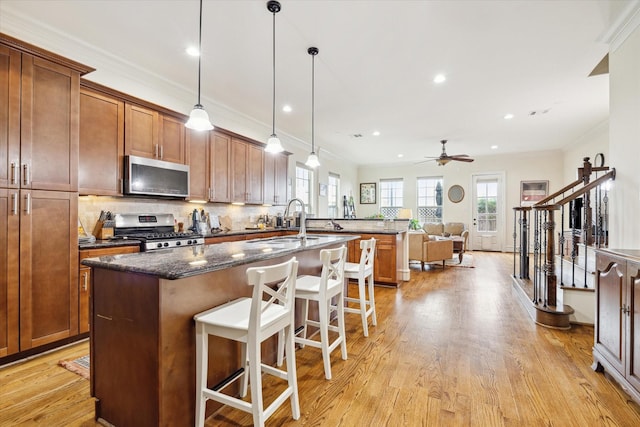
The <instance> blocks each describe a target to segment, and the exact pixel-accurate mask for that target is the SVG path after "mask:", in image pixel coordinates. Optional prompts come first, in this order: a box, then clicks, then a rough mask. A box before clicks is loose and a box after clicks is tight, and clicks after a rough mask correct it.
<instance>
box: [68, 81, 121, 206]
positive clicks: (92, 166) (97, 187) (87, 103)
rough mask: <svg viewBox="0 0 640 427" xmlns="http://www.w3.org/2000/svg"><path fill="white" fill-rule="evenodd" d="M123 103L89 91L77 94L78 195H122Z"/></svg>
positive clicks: (84, 90) (86, 89) (83, 90)
mask: <svg viewBox="0 0 640 427" xmlns="http://www.w3.org/2000/svg"><path fill="white" fill-rule="evenodd" d="M123 168H124V102H123V101H122V100H119V99H117V98H115V97H112V96H109V95H106V94H104V93H101V92H99V91H95V90H91V89H89V88H81V90H80V161H79V170H78V191H79V192H80V194H91V195H99V196H118V195H121V194H122V179H123Z"/></svg>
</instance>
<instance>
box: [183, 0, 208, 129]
mask: <svg viewBox="0 0 640 427" xmlns="http://www.w3.org/2000/svg"><path fill="white" fill-rule="evenodd" d="M201 64H202V0H200V32H199V34H198V103H197V104H196V105H194V106H193V110H191V113H190V114H189V120H188V121H187V123H185V124H184V125H185V126H186V127H188V128H189V129H193V130H211V129H213V125H212V124H211V122H210V121H209V115H208V114H207V112H206V111H205V109H204V107H203V106H202V104H200V74H201Z"/></svg>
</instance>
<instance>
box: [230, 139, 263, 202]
mask: <svg viewBox="0 0 640 427" xmlns="http://www.w3.org/2000/svg"><path fill="white" fill-rule="evenodd" d="M263 154H264V150H263V148H262V147H258V146H257V145H254V144H251V143H249V142H246V141H243V140H240V139H238V138H232V139H231V174H230V176H229V182H230V183H231V202H235V203H248V204H262V203H263V193H262V192H263V184H262V179H263Z"/></svg>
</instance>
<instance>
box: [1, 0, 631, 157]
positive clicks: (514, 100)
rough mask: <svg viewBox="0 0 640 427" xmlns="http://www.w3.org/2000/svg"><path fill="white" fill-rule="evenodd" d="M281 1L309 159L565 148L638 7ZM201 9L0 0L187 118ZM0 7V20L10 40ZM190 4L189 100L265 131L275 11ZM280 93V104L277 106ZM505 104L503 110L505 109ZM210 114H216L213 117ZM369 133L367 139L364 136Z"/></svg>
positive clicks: (592, 121)
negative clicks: (172, 99)
mask: <svg viewBox="0 0 640 427" xmlns="http://www.w3.org/2000/svg"><path fill="white" fill-rule="evenodd" d="M280 2H281V4H282V11H281V12H280V13H278V14H277V16H276V32H277V42H276V43H277V45H276V47H277V53H276V58H277V74H276V75H277V106H278V107H277V108H278V112H277V116H276V129H277V133H278V134H279V135H280V136H281V138H283V144H284V145H285V148H286V146H287V141H288V140H289V141H292V140H295V141H297V142H295V143H296V144H298V145H300V144H303V147H304V148H305V149H310V140H311V56H310V55H308V54H307V48H308V47H310V46H316V47H318V48H319V50H320V53H319V55H318V56H317V57H316V59H315V143H316V148H317V147H320V152H319V155H320V160H321V161H322V157H323V155H327V156H328V155H335V156H339V157H342V158H345V159H348V160H350V161H353V162H355V163H357V164H360V165H380V164H390V163H394V164H397V163H402V162H407V163H415V162H416V161H418V160H420V159H422V158H423V157H424V156H437V155H439V154H440V150H441V145H440V143H439V140H441V139H448V140H449V143H448V144H447V152H448V153H449V154H451V155H454V154H462V153H465V154H468V155H470V156H484V155H491V154H496V153H511V152H520V151H536V150H552V149H561V148H563V147H564V146H567V144H570V143H571V142H573V141H575V140H576V139H578V138H580V137H581V136H582V135H585V134H586V133H588V132H589V131H590V130H592V129H594V128H596V127H597V126H599V125H601V124H603V123H605V122H606V121H607V118H608V108H609V102H608V85H609V81H608V75H607V74H601V75H596V76H593V77H589V74H590V73H591V71H592V70H593V69H594V68H595V67H596V65H597V64H598V63H599V62H600V60H601V59H602V58H603V57H604V56H605V55H606V54H607V52H608V50H609V47H608V46H607V44H606V43H604V42H603V41H601V40H603V35H604V34H605V33H607V31H609V29H610V28H611V27H612V26H613V25H614V24H615V23H616V19H617V18H618V15H619V13H618V11H624V10H625V8H626V9H627V10H628V9H629V8H630V5H635V4H637V0H633V1H587V0H568V1H563V0H557V1H546V0H543V1H483V0H469V1H464V0H453V1H451V0H448V1H418V0H413V1H403V0H394V1H383V0H378V1H364V0H361V1H356V0H343V1H337V0H336V1H328V0H324V1H315V0H305V1H292V0H280ZM198 7H199V2H198V1H197V0H180V1H172V0H158V1H150V0H138V1H125V0H115V1H112V0H110V1H104V0H91V1H80V0H75V1H73V0H66V1H62V0H40V1H36V0H0V13H1V14H2V15H5V16H9V15H8V14H9V13H10V14H11V16H14V17H16V16H17V17H21V19H24V20H28V21H30V22H32V23H33V24H34V25H36V26H38V27H40V28H41V29H42V30H46V31H47V32H51V34H55V37H57V38H61V37H64V38H65V40H66V41H67V42H68V43H70V44H71V45H73V44H74V43H75V44H76V45H77V46H78V49H77V52H78V53H77V56H73V55H68V54H67V55H66V56H69V57H70V58H71V59H74V60H76V61H79V62H83V63H86V64H87V65H91V66H95V67H96V68H97V69H98V70H97V71H96V72H95V73H92V74H89V75H87V78H89V79H95V80H96V81H99V80H100V76H101V75H100V66H99V65H98V64H96V63H92V62H90V61H85V58H83V57H82V56H83V55H82V52H83V51H86V50H87V49H90V50H92V51H93V52H94V54H99V55H100V56H101V57H103V58H105V61H111V62H112V63H118V65H119V67H120V69H128V70H129V72H134V73H139V74H145V73H146V74H148V75H149V76H150V78H152V79H156V80H162V81H164V82H168V83H170V84H172V85H174V86H175V87H178V88H180V90H181V91H182V92H183V95H182V100H183V101H184V109H183V110H182V112H184V113H188V111H189V110H190V108H191V106H192V105H193V104H194V103H195V100H196V90H197V89H196V88H197V78H196V77H197V59H194V58H192V57H188V56H187V55H186V54H185V48H186V47H187V46H189V45H197V37H198ZM633 7H636V6H633ZM636 9H637V7H636ZM2 15H0V31H3V32H7V33H8V34H10V35H14V34H12V31H8V30H7V27H11V25H10V22H8V21H7V22H5V23H4V24H3V18H1V16H2ZM203 15H204V16H203V36H202V37H203V41H202V50H203V56H202V76H203V77H202V103H203V104H204V105H205V108H207V107H208V106H209V107H211V106H212V105H215V106H216V108H217V107H218V106H222V107H224V108H226V109H229V110H232V111H235V112H240V113H241V114H242V115H244V116H245V117H249V118H251V120H255V121H256V122H258V123H261V124H262V125H263V127H264V128H265V129H268V130H267V131H265V135H264V139H265V140H266V138H267V137H268V135H269V134H270V127H271V114H272V109H271V105H272V63H271V60H272V38H271V37H272V36H271V31H272V22H273V21H272V15H271V13H270V12H268V11H267V9H266V0H205V1H204V7H203ZM5 24H6V25H5ZM14 36H15V35H14ZM26 41H29V42H32V43H33V41H32V40H26ZM34 44H35V43H34ZM44 47H46V46H44ZM58 53H61V52H59V51H58ZM87 59H88V58H87ZM113 69H118V68H117V67H115V66H114V67H113ZM125 72H126V71H125ZM439 73H444V74H445V75H446V77H447V79H446V81H445V82H444V83H441V84H436V83H434V82H433V78H434V76H435V75H436V74H439ZM116 89H119V88H116ZM134 95H136V94H134ZM284 104H288V105H290V106H291V107H292V109H293V110H292V112H290V113H284V112H282V110H281V107H282V106H283V105H284ZM507 113H510V114H513V115H514V117H513V118H512V119H510V120H506V119H504V116H505V114H507ZM211 119H212V122H213V123H214V124H216V117H213V116H212V117H211ZM230 130H234V129H230ZM374 131H378V132H380V135H379V136H373V134H372V133H373V132H374ZM357 135H359V136H357ZM492 146H497V147H498V148H497V149H493V150H492V149H491V147H492ZM316 151H318V150H316ZM398 154H403V155H404V157H402V158H399V157H398Z"/></svg>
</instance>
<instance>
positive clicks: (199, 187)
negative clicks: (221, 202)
mask: <svg viewBox="0 0 640 427" xmlns="http://www.w3.org/2000/svg"><path fill="white" fill-rule="evenodd" d="M210 135H211V132H209V131H204V132H203V131H197V130H191V129H188V130H187V147H188V157H187V161H188V164H189V200H204V201H207V200H209V199H210V198H211V190H210V189H211V187H210V179H209V137H210Z"/></svg>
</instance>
